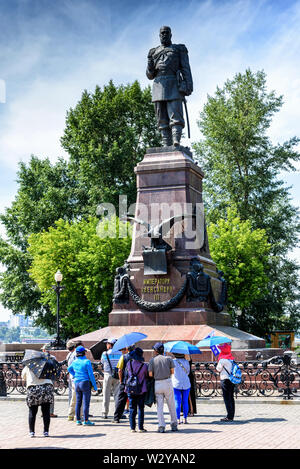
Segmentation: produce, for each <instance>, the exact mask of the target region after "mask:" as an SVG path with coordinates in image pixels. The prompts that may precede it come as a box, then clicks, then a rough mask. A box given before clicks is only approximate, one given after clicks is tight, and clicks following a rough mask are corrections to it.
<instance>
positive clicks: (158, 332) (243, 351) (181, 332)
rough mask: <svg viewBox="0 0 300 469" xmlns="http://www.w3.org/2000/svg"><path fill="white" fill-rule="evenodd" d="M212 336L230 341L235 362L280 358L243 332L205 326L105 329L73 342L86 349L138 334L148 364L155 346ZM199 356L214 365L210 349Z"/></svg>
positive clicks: (262, 341)
mask: <svg viewBox="0 0 300 469" xmlns="http://www.w3.org/2000/svg"><path fill="white" fill-rule="evenodd" d="M213 331H214V332H215V335H218V336H219V335H220V336H224V337H227V338H229V339H231V340H232V344H231V346H232V351H233V354H234V356H235V358H236V360H240V361H248V360H255V359H256V355H257V353H258V352H260V354H261V355H262V357H261V359H264V360H266V359H268V358H271V357H273V356H275V355H282V353H283V352H282V350H281V349H270V348H265V341H264V340H263V339H261V338H259V337H256V336H254V335H252V334H248V333H247V332H243V331H241V330H239V329H237V328H235V327H230V326H215V327H211V326H209V325H197V326H195V325H165V326H164V325H160V326H143V327H142V326H108V327H105V328H103V329H98V330H96V331H93V332H90V333H88V334H84V335H82V336H80V337H76V338H75V339H76V340H82V342H83V343H84V346H85V347H87V348H90V347H91V346H92V345H94V344H95V343H97V342H100V341H101V340H103V339H107V338H110V337H114V338H116V339H118V338H119V337H121V336H122V335H124V334H127V333H129V332H142V333H143V334H146V335H147V338H145V339H144V340H142V341H140V342H138V343H137V346H139V347H141V348H142V349H143V350H144V357H145V360H146V361H148V360H149V359H150V358H151V356H152V353H153V351H152V346H153V345H154V344H155V343H156V342H163V343H165V342H170V341H173V340H184V341H187V342H190V343H192V344H194V345H196V344H197V343H198V342H199V341H200V340H202V339H204V338H205V337H206V336H207V335H208V334H210V333H211V332H213ZM201 351H202V354H200V355H193V361H194V362H197V361H201V362H210V361H215V360H216V358H215V357H214V355H213V353H212V352H211V350H210V348H207V349H202V350H201Z"/></svg>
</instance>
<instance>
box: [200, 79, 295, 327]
mask: <svg viewBox="0 0 300 469" xmlns="http://www.w3.org/2000/svg"><path fill="white" fill-rule="evenodd" d="M282 103H283V98H282V96H276V94H275V92H274V91H271V92H268V91H267V85H266V75H265V73H264V72H263V71H258V72H257V73H253V72H252V71H251V70H246V72H245V73H244V74H242V73H238V74H237V75H236V76H235V77H234V78H233V79H232V80H227V81H226V83H225V84H224V87H223V88H219V87H218V88H217V90H216V92H215V94H214V96H208V98H207V103H206V104H205V106H204V109H203V111H202V112H201V114H200V119H199V121H198V124H199V128H200V130H201V132H202V136H203V138H202V139H201V140H200V142H198V143H197V144H195V145H194V149H195V151H196V158H197V160H198V162H199V163H200V165H201V166H202V168H203V170H204V172H205V174H206V179H205V183H204V197H205V202H206V208H207V210H206V212H207V220H208V223H216V222H217V221H218V220H219V219H220V218H226V209H227V207H230V206H234V207H236V209H237V213H238V215H239V216H240V218H241V220H250V222H251V225H252V227H253V229H264V230H265V231H266V234H267V239H268V241H269V243H270V244H271V249H270V253H269V263H268V267H267V271H266V273H267V276H268V293H267V294H266V296H265V297H264V298H261V299H260V300H259V301H258V300H254V301H253V302H252V304H251V305H250V306H248V307H247V308H244V310H243V315H244V324H246V325H247V327H248V330H249V332H253V333H257V329H258V325H259V323H258V319H259V318H260V317H261V316H262V315H263V316H264V317H265V321H264V327H266V330H265V332H267V330H270V328H271V329H272V327H273V323H274V317H276V318H278V321H279V322H281V319H282V318H283V317H285V319H286V323H288V322H289V320H290V326H291V327H295V328H297V327H298V325H299V323H298V324H297V320H296V316H297V315H296V314H295V308H297V303H298V301H299V283H298V280H297V270H298V268H299V267H298V266H297V264H296V263H294V262H291V261H290V260H288V258H287V254H288V253H289V251H290V250H291V249H293V248H294V247H295V246H296V245H297V243H298V236H299V230H300V224H299V217H298V209H297V208H296V207H294V206H293V205H292V203H291V201H290V197H289V188H288V187H286V186H285V185H284V183H283V181H282V180H281V179H280V173H281V172H282V171H293V170H295V166H294V163H295V162H297V161H299V158H300V155H299V153H298V152H297V151H296V146H297V144H298V143H299V139H298V138H296V137H294V138H292V139H290V140H289V141H287V142H285V143H283V144H277V145H274V144H272V142H271V140H270V138H269V137H268V135H267V132H268V129H269V127H270V125H271V122H272V118H273V116H274V114H275V113H276V112H278V111H279V110H280V108H281V106H282ZM295 276H296V279H295ZM267 317H268V318H269V319H267ZM274 324H275V323H274Z"/></svg>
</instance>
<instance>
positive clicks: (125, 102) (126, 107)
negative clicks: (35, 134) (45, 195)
mask: <svg viewBox="0 0 300 469" xmlns="http://www.w3.org/2000/svg"><path fill="white" fill-rule="evenodd" d="M160 142H161V136H160V134H159V132H158V130H157V126H156V121H155V112H154V107H153V104H152V102H151V91H150V87H147V88H145V89H144V90H142V89H141V87H140V85H139V83H138V82H137V81H135V82H134V83H133V84H131V85H130V84H129V85H126V86H123V85H121V86H119V87H117V86H115V85H114V84H113V82H112V81H110V82H109V84H108V85H107V86H104V87H103V90H101V88H100V87H99V86H97V87H96V89H95V93H94V94H92V93H88V92H87V91H84V93H83V94H82V98H81V100H80V101H79V102H78V104H77V105H76V106H75V108H74V109H70V110H69V111H68V113H67V118H66V128H65V131H64V135H63V137H62V138H61V143H62V146H63V148H64V149H65V150H66V151H67V152H68V154H69V155H70V165H69V167H70V171H71V173H72V175H73V177H74V178H75V179H76V183H77V184H76V190H75V197H76V198H77V199H78V200H80V206H81V214H82V215H86V214H89V215H92V216H94V215H95V214H96V208H97V205H98V204H99V203H102V202H109V203H113V204H114V206H115V207H116V208H117V207H118V203H119V195H122V194H125V195H127V197H128V204H129V205H130V204H132V203H134V202H135V200H136V181H135V174H134V167H135V166H136V164H137V163H138V162H139V161H141V160H142V158H143V156H144V154H145V152H146V149H147V148H149V147H156V146H159V145H160Z"/></svg>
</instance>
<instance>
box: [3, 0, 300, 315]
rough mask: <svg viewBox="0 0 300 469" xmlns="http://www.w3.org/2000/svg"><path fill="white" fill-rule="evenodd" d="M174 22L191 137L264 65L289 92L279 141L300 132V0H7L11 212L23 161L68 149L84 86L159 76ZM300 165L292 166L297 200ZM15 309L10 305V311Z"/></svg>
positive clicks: (6, 143)
mask: <svg viewBox="0 0 300 469" xmlns="http://www.w3.org/2000/svg"><path fill="white" fill-rule="evenodd" d="M165 24H166V25H169V26H171V28H172V33H173V38H172V39H173V42H174V43H184V44H186V46H187V48H188V50H189V57H190V63H191V68H192V74H193V80H194V90H195V91H194V93H193V94H192V96H190V97H189V98H188V107H189V114H190V121H191V140H190V141H186V142H184V144H187V145H190V144H191V142H193V141H197V139H199V138H200V137H201V135H200V132H199V129H198V127H197V119H198V116H199V112H200V111H201V110H202V108H203V105H204V104H205V102H206V99H207V94H213V93H214V91H215V90H216V87H217V86H223V84H224V82H225V81H226V80H227V79H231V78H233V77H234V75H235V74H236V73H238V72H244V71H245V69H246V68H248V67H249V68H251V70H252V71H257V70H262V69H264V70H265V72H266V75H267V84H268V88H269V90H270V91H271V90H273V89H274V90H276V92H277V94H278V95H283V96H284V105H283V107H282V109H281V111H280V112H279V113H278V114H277V115H276V116H275V117H274V119H273V124H272V126H271V128H270V132H269V135H270V137H271V139H272V141H273V142H274V143H277V142H280V143H282V142H284V141H286V140H287V139H289V138H291V137H293V136H294V135H300V129H299V121H300V67H299V65H300V63H299V62H300V54H299V50H300V34H299V31H300V0H228V1H227V0H185V1H182V0H151V1H149V0H147V1H144V0H0V210H1V212H2V211H3V210H4V208H5V207H7V206H9V205H10V204H11V201H12V200H13V198H14V197H15V195H16V191H17V184H16V171H17V169H18V162H19V161H24V162H26V161H28V160H29V158H30V155H31V154H34V155H36V156H38V157H40V158H44V157H49V158H50V159H51V161H53V162H55V161H56V159H57V157H59V156H64V157H67V155H66V154H65V153H64V151H63V150H62V148H61V147H60V137H61V136H62V134H63V130H64V124H65V117H66V111H67V110H68V109H69V108H70V107H74V106H75V105H76V103H77V102H78V101H79V100H80V98H81V94H82V91H83V90H84V89H87V90H88V91H92V92H93V91H94V89H95V86H96V85H100V86H103V85H105V84H107V82H108V81H109V80H110V79H112V80H113V81H114V83H115V84H116V85H119V84H121V83H124V84H126V83H132V82H133V81H134V80H139V81H140V83H141V85H142V86H143V87H144V86H147V85H148V84H149V81H148V79H147V78H146V76H145V67H146V56H147V53H148V50H149V49H150V48H151V47H154V46H156V45H158V44H159V38H158V31H159V28H160V26H162V25H165ZM299 171H300V165H299ZM299 171H297V172H296V173H292V174H289V175H287V174H283V179H284V180H285V181H286V182H287V184H288V185H291V186H292V188H291V197H292V200H293V202H294V204H295V205H297V206H299V205H300V184H299V175H300V172H299ZM0 233H3V229H1V228H0ZM293 255H295V256H297V258H298V259H300V253H299V250H296V251H295V252H294V253H293ZM1 311H2V312H1ZM5 314H6V316H7V312H6V313H5V312H4V311H3V309H2V310H1V307H0V321H1V318H5V317H6V316H5ZM2 320H5V319H2Z"/></svg>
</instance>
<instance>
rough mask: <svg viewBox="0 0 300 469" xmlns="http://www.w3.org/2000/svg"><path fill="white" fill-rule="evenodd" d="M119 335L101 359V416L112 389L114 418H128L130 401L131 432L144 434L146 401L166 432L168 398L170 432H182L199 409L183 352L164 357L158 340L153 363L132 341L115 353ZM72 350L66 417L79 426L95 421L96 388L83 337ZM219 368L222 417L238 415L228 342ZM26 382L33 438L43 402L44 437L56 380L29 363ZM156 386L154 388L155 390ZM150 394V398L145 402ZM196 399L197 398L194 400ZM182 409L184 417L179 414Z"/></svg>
mask: <svg viewBox="0 0 300 469" xmlns="http://www.w3.org/2000/svg"><path fill="white" fill-rule="evenodd" d="M115 342H116V339H114V338H110V339H108V340H107V341H106V351H104V352H103V354H102V357H101V363H102V367H103V374H104V378H103V402H102V417H103V418H104V419H107V418H108V414H109V406H110V397H111V393H113V396H114V403H115V410H114V415H113V422H114V423H115V424H118V423H120V420H121V419H122V418H124V411H125V407H126V404H128V403H129V423H130V430H131V432H136V431H139V432H140V433H144V432H146V431H147V430H146V429H145V427H144V414H145V412H144V409H145V403H147V405H148V403H149V396H150V397H152V400H151V403H150V405H151V404H152V403H153V402H156V406H157V418H158V430H157V431H158V432H159V433H165V431H166V421H165V416H164V402H166V404H167V407H168V410H169V415H170V426H171V431H174V432H176V431H178V425H180V424H187V423H188V420H187V417H188V415H189V414H191V415H194V413H196V405H195V400H193V399H191V394H192V393H191V391H194V389H193V388H194V386H193V385H194V383H193V374H192V373H191V365H190V363H189V361H188V360H186V358H185V356H184V355H182V354H175V353H174V354H173V357H171V356H166V355H165V353H164V345H163V344H162V343H160V342H158V343H156V344H155V345H154V346H153V352H154V356H153V357H152V358H151V359H150V361H149V363H146V362H145V360H144V356H143V355H144V354H143V350H142V349H141V348H139V347H135V346H131V347H128V348H127V349H123V350H120V351H119V352H114V351H113V350H112V348H113V345H114V343H115ZM67 348H68V349H69V354H68V356H67V358H66V362H67V366H68V372H69V375H70V380H69V384H70V385H69V411H68V420H72V421H73V420H74V421H76V424H77V425H86V426H92V425H94V422H92V421H91V420H90V419H89V417H90V415H89V408H90V400H91V389H92V387H93V388H94V389H95V391H97V384H96V381H95V377H94V373H93V368H92V364H91V361H90V360H89V359H88V358H87V357H86V352H87V349H85V348H84V346H83V344H82V343H81V342H77V343H76V342H73V341H69V343H68V344H67ZM219 348H220V351H221V353H220V355H219V357H218V359H219V360H218V365H217V371H219V372H220V379H221V386H222V391H223V397H224V403H225V406H226V410H227V416H226V417H225V418H223V419H221V420H222V421H226V422H230V421H233V419H234V412H235V408H234V385H233V384H232V383H231V381H230V380H229V375H230V373H231V366H232V360H233V356H232V354H231V347H230V345H229V344H223V345H220V346H219ZM22 377H23V379H25V380H26V386H27V405H28V407H29V429H30V436H31V437H33V436H34V435H35V433H34V425H35V418H36V414H37V410H38V406H41V407H42V414H43V419H44V436H48V435H49V433H48V432H49V425H50V408H51V406H53V402H54V398H53V382H52V381H51V380H48V379H44V380H41V379H37V378H36V377H35V375H34V374H33V372H32V371H31V370H30V369H29V368H28V367H25V368H24V369H23V372H22ZM151 391H152V392H151ZM146 399H147V401H146ZM193 401H194V402H193ZM181 414H182V415H183V417H182V418H181Z"/></svg>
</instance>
